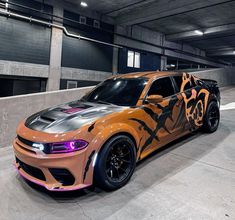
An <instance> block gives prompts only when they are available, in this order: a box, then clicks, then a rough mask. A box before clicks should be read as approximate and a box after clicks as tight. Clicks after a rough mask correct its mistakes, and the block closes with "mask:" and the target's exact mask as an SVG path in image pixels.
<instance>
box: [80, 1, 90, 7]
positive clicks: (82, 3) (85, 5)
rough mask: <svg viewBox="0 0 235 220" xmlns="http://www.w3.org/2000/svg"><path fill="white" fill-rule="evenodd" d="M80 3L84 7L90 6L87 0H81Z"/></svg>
mask: <svg viewBox="0 0 235 220" xmlns="http://www.w3.org/2000/svg"><path fill="white" fill-rule="evenodd" d="M80 5H81V6H82V7H83V8H86V7H88V4H87V3H86V2H81V3H80Z"/></svg>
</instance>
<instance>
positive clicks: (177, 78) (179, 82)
mask: <svg viewBox="0 0 235 220" xmlns="http://www.w3.org/2000/svg"><path fill="white" fill-rule="evenodd" d="M174 79H175V82H176V85H177V87H178V89H177V92H180V89H181V85H182V76H174ZM195 86H196V84H195V82H194V80H193V79H191V81H190V82H188V83H186V85H185V87H184V91H185V90H188V89H191V88H193V87H195Z"/></svg>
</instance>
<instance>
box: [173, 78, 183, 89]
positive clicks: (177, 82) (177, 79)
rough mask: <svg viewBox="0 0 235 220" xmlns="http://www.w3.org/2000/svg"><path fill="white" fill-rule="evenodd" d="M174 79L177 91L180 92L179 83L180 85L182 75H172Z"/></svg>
mask: <svg viewBox="0 0 235 220" xmlns="http://www.w3.org/2000/svg"><path fill="white" fill-rule="evenodd" d="M174 80H175V83H176V85H177V87H178V88H176V89H177V92H180V88H181V85H182V76H174Z"/></svg>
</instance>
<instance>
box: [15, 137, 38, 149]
mask: <svg viewBox="0 0 235 220" xmlns="http://www.w3.org/2000/svg"><path fill="white" fill-rule="evenodd" d="M17 138H18V139H19V141H20V142H22V143H23V144H25V145H27V146H30V147H32V146H33V143H34V142H32V141H29V140H26V139H24V138H22V137H20V136H19V135H17Z"/></svg>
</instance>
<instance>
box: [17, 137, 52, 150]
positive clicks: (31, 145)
mask: <svg viewBox="0 0 235 220" xmlns="http://www.w3.org/2000/svg"><path fill="white" fill-rule="evenodd" d="M17 138H18V140H19V141H20V142H21V143H23V144H25V145H27V146H29V147H32V148H34V147H33V144H34V143H35V142H33V141H29V140H26V139H24V138H22V137H21V136H19V135H17ZM43 145H44V150H43V152H44V153H45V154H49V153H50V146H49V144H43ZM34 149H35V148H34Z"/></svg>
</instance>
